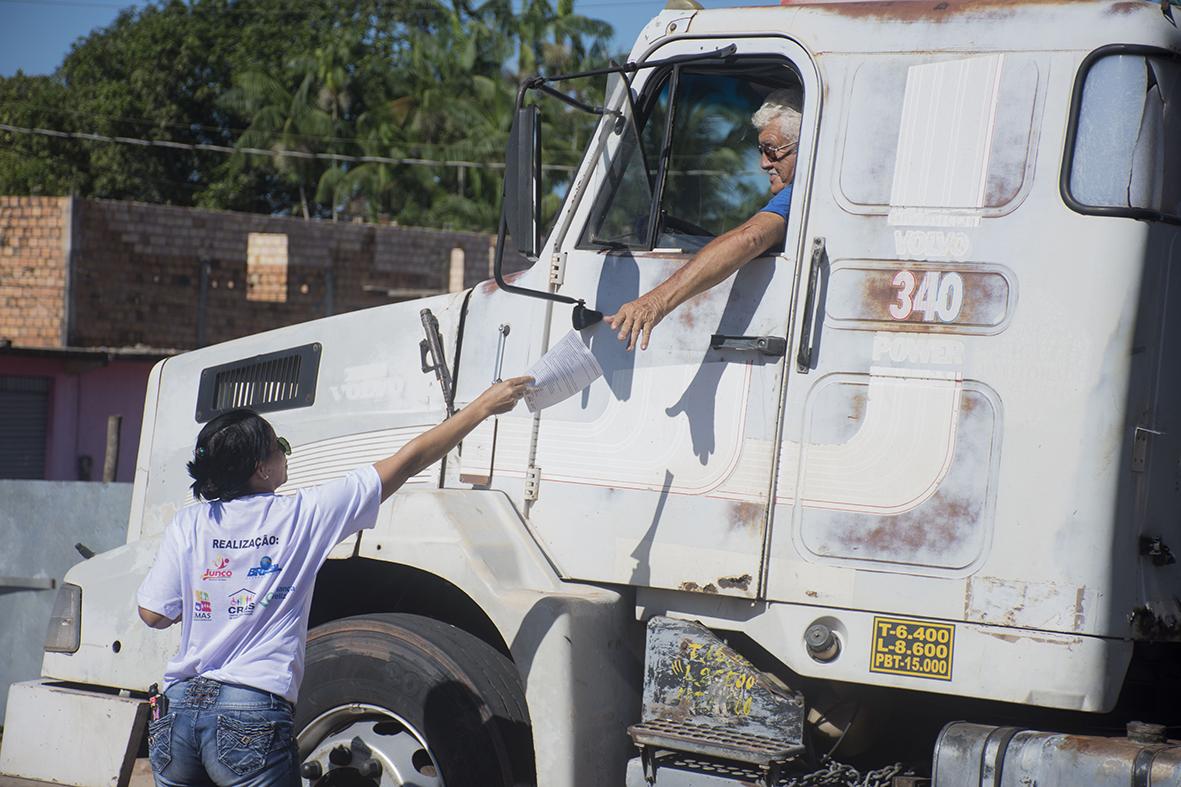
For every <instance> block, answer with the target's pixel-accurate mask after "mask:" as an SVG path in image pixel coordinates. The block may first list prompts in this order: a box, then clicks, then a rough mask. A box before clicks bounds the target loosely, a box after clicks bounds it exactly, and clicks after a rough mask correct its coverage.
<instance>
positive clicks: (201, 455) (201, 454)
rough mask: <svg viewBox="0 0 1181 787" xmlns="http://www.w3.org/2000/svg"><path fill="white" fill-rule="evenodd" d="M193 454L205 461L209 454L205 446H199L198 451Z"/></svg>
mask: <svg viewBox="0 0 1181 787" xmlns="http://www.w3.org/2000/svg"><path fill="white" fill-rule="evenodd" d="M193 453H194V454H196V455H197V458H198V459H204V458H205V455H206V454H208V453H209V452H208V451H206V450H205V446H203V445H199V446H197V450H196V451H194V452H193Z"/></svg>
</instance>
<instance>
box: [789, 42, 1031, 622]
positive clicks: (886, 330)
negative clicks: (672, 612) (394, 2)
mask: <svg viewBox="0 0 1181 787" xmlns="http://www.w3.org/2000/svg"><path fill="white" fill-rule="evenodd" d="M825 70H826V73H827V74H830V75H831V78H832V79H840V80H842V83H843V84H845V85H848V86H849V87H848V89H847V90H845V91H842V95H841V96H840V98H839V99H837V100H834V101H833V102H832V103H833V104H835V105H837V106H835V107H834V106H832V105H830V106H829V108H828V109H829V112H830V114H833V115H837V116H839V117H840V118H841V123H842V124H843V125H844V128H841V129H831V130H830V133H827V134H826V135H825V140H826V145H825V146H824V147H822V153H821V155H823V151H824V150H826V149H827V150H829V151H830V152H831V159H830V163H829V164H828V165H827V170H828V171H827V172H826V173H825V174H824V175H823V176H821V175H820V174H818V175H817V180H818V182H819V181H820V179H821V177H823V178H824V180H825V182H827V183H831V184H832V189H831V191H826V193H825V194H824V195H823V199H821V196H820V192H819V190H818V192H817V196H816V198H815V199H814V200H813V204H812V206H811V210H810V213H809V217H808V218H809V224H808V226H807V228H806V235H807V238H808V239H809V242H812V243H814V244H815V246H814V249H815V252H816V253H815V255H813V258H812V259H811V260H809V262H808V265H809V273H810V274H814V275H808V276H806V277H804V279H805V285H802V289H803V290H804V292H803V293H802V296H803V301H805V302H809V303H811V304H812V308H811V309H804V308H803V307H801V310H800V315H799V319H798V320H797V322H796V327H795V334H794V335H795V336H796V337H798V338H799V343H798V344H797V345H796V346H795V347H793V353H794V357H793V358H792V359H791V371H790V373H789V379H790V384H789V385H788V388H787V391H786V396H785V400H784V423H783V432H782V440H781V447H780V461H779V476H778V479H777V485H776V507H775V511H774V521H775V528H774V534H773V536H772V543H771V548H770V551H769V554H768V562H769V569H768V587H767V597H768V598H771V599H776V600H788V601H798V602H802V603H820V604H825V603H829V604H837V605H856V606H860V607H861V608H864V609H871V608H879V606H878V605H880V604H882V603H883V598H884V593H883V590H882V589H883V588H884V587H886V584H885V583H887V582H888V583H890V584H889V587H891V588H892V592H894V594H895V595H894V596H892V597H891V598H890V602H889V603H892V604H895V605H897V604H898V603H899V602H898V599H897V596H898V595H900V592H899V591H897V589H898V588H900V587H903V586H904V585H905V586H906V587H907V588H908V591H907V593H908V603H913V605H914V606H913V607H911V609H918V610H921V611H922V612H923V614H934V612H935V611H939V612H944V610H943V609H942V608H940V609H939V610H936V608H935V606H934V604H933V602H931V601H930V598H929V597H930V593H929V592H925V591H924V589H923V586H921V585H919V584H916V582H921V581H922V580H921V578H925V577H941V578H954V577H965V576H968V575H969V574H971V573H972V572H973V571H974V570H975V569H976V568H977V567H978V566H979V565H980V564H981V562H982V561H983V560H984V559H985V558H986V557H987V555H988V548H989V544H990V540H991V532H992V519H993V508H994V498H995V494H996V486H997V483H996V480H997V472H998V470H997V468H998V463H999V456H1000V434H1001V422H1002V408H1001V399H1000V396H999V395H998V394H997V393H996V391H995V390H994V389H993V388H992V387H991V386H990V384H989V382H990V374H989V373H988V372H989V371H990V370H995V369H997V368H1003V364H1004V361H1005V356H1004V349H1003V348H1004V347H1005V346H1006V345H1004V344H1003V343H1002V342H1001V341H998V339H997V337H998V336H1001V335H1002V334H1004V332H1005V330H1006V328H1007V327H1008V326H1009V323H1010V322H1011V320H1012V317H1013V312H1014V308H1015V305H1016V299H1017V279H1016V275H1015V273H1014V271H1013V268H1012V267H1010V266H1012V265H1013V258H1014V253H1013V249H1014V248H1017V247H1016V246H1015V242H1014V240H1013V237H1014V235H1013V234H1012V233H1011V232H1010V233H1003V232H1000V231H997V230H999V229H1003V227H1004V226H1005V225H1004V222H1003V221H1001V219H1002V218H1003V217H1004V216H1006V215H1007V214H1009V213H1011V212H1013V211H1014V210H1015V209H1016V208H1017V206H1019V205H1020V204H1021V202H1022V200H1023V199H1024V198H1025V196H1026V195H1027V194H1028V193H1029V189H1030V187H1031V183H1032V179H1033V178H1032V167H1033V156H1032V151H1034V150H1035V149H1036V140H1037V125H1036V121H1035V119H1036V117H1037V116H1038V115H1037V109H1038V106H1039V102H1040V101H1041V98H1040V93H1039V85H1041V84H1042V82H1041V81H1040V80H1044V74H1045V63H1044V61H1043V60H1042V59H1041V58H1039V57H1036V56H1029V55H1024V54H1020V55H1018V54H1009V53H1005V54H992V53H984V54H979V55H975V54H971V53H967V54H954V55H941V56H934V57H933V56H931V55H923V54H914V55H911V54H905V55H889V56H877V57H868V56H843V57H836V56H834V57H832V58H827V59H826V60H825ZM1043 87H1044V86H1043ZM829 142H832V143H833V144H831V146H830V145H828V143H829ZM990 222H991V223H990ZM998 225H999V226H998ZM994 227H995V228H997V229H994ZM805 312H807V313H805ZM982 369H983V370H984V371H981V370H982ZM857 569H865V570H868V571H872V572H874V573H873V574H872V575H870V576H868V577H867V576H866V575H860V576H859V577H858V581H857V582H856V583H855V582H854V579H853V577H854V576H855V572H856V570H857ZM891 575H892V576H891ZM902 575H910V576H909V577H903V576H902ZM924 598H925V599H926V601H927V603H924ZM958 600H959V599H958V597H957V598H956V601H957V602H958ZM957 613H958V610H951V614H957Z"/></svg>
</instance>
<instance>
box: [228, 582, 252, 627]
mask: <svg viewBox="0 0 1181 787" xmlns="http://www.w3.org/2000/svg"><path fill="white" fill-rule="evenodd" d="M229 602H230V605H229V607H227V609H226V611H227V612H228V613H229V615H230V619H231V620H233V619H234V618H242V617H246V616H248V615H253V614H254V591H253V590H250V589H248V588H242V589H241V590H238V591H236V592H235V593H232V594H231V595H230V598H229Z"/></svg>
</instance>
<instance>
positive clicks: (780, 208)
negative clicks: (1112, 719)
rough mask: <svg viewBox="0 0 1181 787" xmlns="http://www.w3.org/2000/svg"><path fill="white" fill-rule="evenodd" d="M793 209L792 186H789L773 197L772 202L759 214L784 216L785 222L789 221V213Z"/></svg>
mask: <svg viewBox="0 0 1181 787" xmlns="http://www.w3.org/2000/svg"><path fill="white" fill-rule="evenodd" d="M790 209H791V184H790V183H789V184H787V185H786V186H784V187H783V189H782V190H781V191H780V192H779V193H778V194H776V195H775V196H773V197H771V201H770V202H768V203H767V204H766V205H765V206H763V207H762V208H761V209H760V210H759V213H774V214H775V215H776V216H782V217H783V220H784V221H787V212H788V211H789V210H790Z"/></svg>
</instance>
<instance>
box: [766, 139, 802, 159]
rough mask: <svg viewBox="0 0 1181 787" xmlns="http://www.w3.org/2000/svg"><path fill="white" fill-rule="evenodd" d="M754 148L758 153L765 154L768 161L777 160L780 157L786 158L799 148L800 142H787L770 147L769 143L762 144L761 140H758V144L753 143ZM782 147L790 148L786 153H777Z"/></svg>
mask: <svg viewBox="0 0 1181 787" xmlns="http://www.w3.org/2000/svg"><path fill="white" fill-rule="evenodd" d="M755 148H756V149H757V150H758V151H759V154H760V155H763V156H766V157H767V158H768V159H769V160H770V161H778V160H779V159H781V158H787V157H788V156H790V155H791V154H792V153H795V152H796V151H797V150H799V149H800V143H799V142H788V143H787V144H785V145H777V146H776V147H771V146H770V145H764V144H763V143H762V142H759V143H758V144H756V145H755ZM784 148H791V150H789V151H787V152H786V153H783V154H782V155H777V154H778V153H779V151H781V150H783V149H784Z"/></svg>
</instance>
